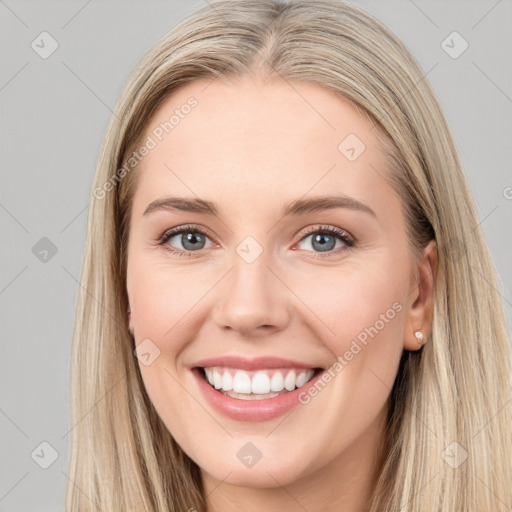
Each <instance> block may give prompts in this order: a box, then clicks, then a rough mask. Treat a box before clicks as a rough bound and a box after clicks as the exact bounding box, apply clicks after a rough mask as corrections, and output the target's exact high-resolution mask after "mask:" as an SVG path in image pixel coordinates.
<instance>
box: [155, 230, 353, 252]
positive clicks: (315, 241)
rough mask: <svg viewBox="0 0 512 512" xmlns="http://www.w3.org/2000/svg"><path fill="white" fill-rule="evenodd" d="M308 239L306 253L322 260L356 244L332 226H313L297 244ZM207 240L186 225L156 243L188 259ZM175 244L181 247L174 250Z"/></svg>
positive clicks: (200, 232) (204, 235)
mask: <svg viewBox="0 0 512 512" xmlns="http://www.w3.org/2000/svg"><path fill="white" fill-rule="evenodd" d="M313 235H314V236H313ZM310 237H312V238H311V242H310V243H311V246H312V247H313V249H314V250H313V251H308V252H317V253H316V254H315V255H314V257H315V258H323V257H328V256H332V254H338V253H339V252H342V251H345V250H347V249H349V248H351V247H354V246H355V243H356V241H355V239H354V238H353V237H352V236H351V235H350V234H349V233H347V232H346V231H344V230H343V229H340V228H337V227H334V226H315V227H312V228H309V229H308V230H307V231H306V234H305V235H304V234H303V236H302V238H301V240H300V242H299V243H304V242H305V240H307V239H308V238H310ZM208 240H209V241H210V242H211V240H210V238H209V237H208V234H207V232H206V231H205V230H204V229H203V228H201V227H200V226H195V225H188V226H180V227H177V228H174V229H171V230H169V231H166V232H165V233H164V234H163V235H162V236H161V237H160V238H159V240H158V242H157V243H158V245H161V246H163V247H164V249H165V250H166V251H168V252H170V253H171V254H175V255H177V256H179V257H185V258H186V257H189V258H190V257H194V256H196V255H195V254H194V253H196V252H197V253H200V252H201V251H202V250H203V249H206V248H207V247H205V245H206V242H207V241H208ZM337 242H340V244H338V247H336V243H337ZM176 244H178V245H181V247H177V248H176V247H175V245H176ZM340 245H341V247H340ZM301 249H304V248H301ZM333 249H338V250H333ZM306 250H307V249H306ZM322 253H324V254H322ZM198 255H199V254H198Z"/></svg>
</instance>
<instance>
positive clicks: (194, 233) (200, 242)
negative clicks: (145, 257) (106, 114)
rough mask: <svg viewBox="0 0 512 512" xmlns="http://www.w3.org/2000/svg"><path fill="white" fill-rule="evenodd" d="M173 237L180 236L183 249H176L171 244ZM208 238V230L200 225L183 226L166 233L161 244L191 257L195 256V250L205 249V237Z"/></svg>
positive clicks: (171, 250)
mask: <svg viewBox="0 0 512 512" xmlns="http://www.w3.org/2000/svg"><path fill="white" fill-rule="evenodd" d="M173 238H178V240H179V242H180V243H181V245H182V247H183V249H178V250H176V249H174V248H173V246H171V245H170V244H169V242H170V241H171V239H173ZM207 238H208V236H207V234H206V232H205V231H204V230H203V229H201V228H200V227H199V226H181V227H179V228H176V229H171V230H170V231H167V232H166V233H164V235H163V236H162V237H161V238H160V241H159V244H160V245H163V246H165V249H166V250H167V251H169V252H171V253H173V254H177V255H178V256H184V257H190V256H194V254H193V253H194V252H197V251H200V250H202V249H204V243H205V239H207Z"/></svg>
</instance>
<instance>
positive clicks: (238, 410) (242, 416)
mask: <svg viewBox="0 0 512 512" xmlns="http://www.w3.org/2000/svg"><path fill="white" fill-rule="evenodd" d="M192 373H193V374H194V376H195V378H196V380H197V382H198V385H199V389H200V390H201V392H202V393H203V394H204V396H205V398H206V400H207V401H208V402H209V403H210V405H211V406H212V407H213V408H214V409H215V410H216V411H218V412H219V413H221V414H223V415H224V416H227V417H228V418H231V419H234V420H237V421H268V420H272V419H274V418H278V417H279V416H282V415H283V414H286V413H287V412H288V411H290V410H292V409H293V408H294V407H296V406H297V405H299V404H300V402H299V395H301V393H304V392H306V393H307V391H308V389H309V388H310V387H312V386H314V385H315V383H316V381H317V380H318V379H319V378H320V376H321V375H322V373H323V372H318V373H317V374H316V375H315V376H314V377H313V378H312V379H311V380H310V381H308V382H307V384H304V386H301V387H300V388H297V389H295V390H293V391H289V392H288V393H283V394H282V395H279V396H276V397H274V398H266V399H264V400H242V399H237V398H231V397H230V396H227V395H224V394H223V393H221V392H219V391H217V390H216V389H214V388H213V387H212V386H210V384H208V382H206V380H205V379H204V377H203V376H202V373H201V370H200V369H199V368H193V369H192Z"/></svg>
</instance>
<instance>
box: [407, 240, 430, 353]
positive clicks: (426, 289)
mask: <svg viewBox="0 0 512 512" xmlns="http://www.w3.org/2000/svg"><path fill="white" fill-rule="evenodd" d="M436 274H437V244H436V242H435V240H430V242H429V243H428V244H427V245H426V247H425V248H424V249H423V252H422V256H421V258H420V259H419V261H418V263H417V268H416V272H415V277H414V279H413V282H412V283H411V289H410V293H409V297H410V303H409V310H408V311H407V320H406V325H405V334H404V349H405V350H419V349H420V348H421V347H422V346H423V345H424V344H425V342H426V341H427V338H428V336H429V335H430V332H431V330H432V315H433V311H434V285H435V281H436ZM418 331H420V332H421V334H422V335H423V339H422V340H421V339H418V338H417V337H416V333H417V332H418Z"/></svg>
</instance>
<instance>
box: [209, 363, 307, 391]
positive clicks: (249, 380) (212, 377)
mask: <svg viewBox="0 0 512 512" xmlns="http://www.w3.org/2000/svg"><path fill="white" fill-rule="evenodd" d="M204 371H205V374H206V379H207V380H208V382H209V383H210V384H211V385H212V386H213V387H214V388H215V389H218V390H221V391H231V394H230V396H231V395H235V394H236V395H239V394H242V395H251V394H254V395H268V394H269V393H270V395H269V396H277V394H276V393H280V392H282V391H283V390H286V391H293V390H294V389H295V388H300V387H301V386H304V384H306V383H307V382H308V381H309V380H310V379H311V378H312V377H313V374H314V373H315V372H314V370H312V369H310V370H299V369H297V370H295V369H280V370H258V371H255V372H254V371H252V372H246V371H244V370H235V369H233V368H221V367H215V368H204ZM286 391H285V392H286ZM262 398H263V397H262ZM265 398H266V397H265Z"/></svg>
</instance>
